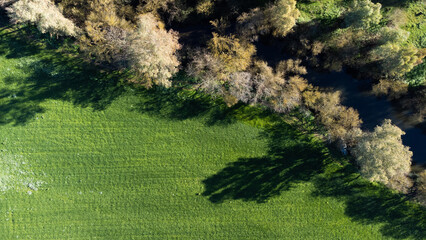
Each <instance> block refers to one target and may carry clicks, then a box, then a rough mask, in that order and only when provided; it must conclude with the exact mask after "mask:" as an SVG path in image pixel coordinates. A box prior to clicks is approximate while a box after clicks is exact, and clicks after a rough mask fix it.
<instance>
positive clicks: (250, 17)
mask: <svg viewBox="0 0 426 240" xmlns="http://www.w3.org/2000/svg"><path fill="white" fill-rule="evenodd" d="M299 15H300V12H299V10H298V9H297V8H296V1H295V0H277V1H276V2H275V3H274V4H271V5H269V6H268V7H266V8H265V9H260V8H254V9H252V10H251V11H250V12H249V13H243V14H242V15H241V16H240V17H238V19H237V21H238V23H239V26H238V29H239V32H240V34H241V35H243V36H244V37H246V38H249V39H252V40H255V39H257V35H258V34H261V35H264V34H268V33H272V34H273V35H274V36H276V37H284V36H286V35H287V33H289V32H290V30H291V29H292V28H293V27H294V25H296V20H297V18H298V17H299Z"/></svg>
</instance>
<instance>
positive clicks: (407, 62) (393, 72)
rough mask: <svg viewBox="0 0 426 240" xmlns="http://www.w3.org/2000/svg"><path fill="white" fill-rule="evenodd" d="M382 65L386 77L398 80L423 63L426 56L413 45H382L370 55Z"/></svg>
mask: <svg viewBox="0 0 426 240" xmlns="http://www.w3.org/2000/svg"><path fill="white" fill-rule="evenodd" d="M370 54H371V55H372V57H373V59H375V60H376V61H378V63H379V64H380V67H381V71H382V73H383V75H384V76H385V77H391V78H398V77H401V76H403V75H404V74H405V73H407V72H409V71H410V70H411V69H413V68H414V67H415V66H416V65H418V64H420V63H421V62H422V58H423V57H424V56H425V55H426V53H425V52H424V51H419V50H418V49H417V48H415V47H414V46H412V45H406V46H401V45H398V44H394V43H388V44H384V45H380V46H379V47H377V48H376V49H374V50H373V51H371V53H370Z"/></svg>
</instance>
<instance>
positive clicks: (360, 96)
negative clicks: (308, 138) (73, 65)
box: [256, 42, 426, 166]
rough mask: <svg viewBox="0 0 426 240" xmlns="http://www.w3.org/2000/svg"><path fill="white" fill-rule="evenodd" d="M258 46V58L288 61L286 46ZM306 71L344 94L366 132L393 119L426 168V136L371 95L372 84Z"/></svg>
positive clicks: (316, 81)
mask: <svg viewBox="0 0 426 240" xmlns="http://www.w3.org/2000/svg"><path fill="white" fill-rule="evenodd" d="M280 45H281V47H280ZM256 47H257V54H258V56H259V57H260V58H261V59H264V60H266V61H267V62H268V63H269V64H270V65H271V66H274V65H275V64H276V63H278V62H279V61H281V60H283V59H287V58H289V56H286V55H285V54H284V53H283V52H284V50H283V49H284V47H283V46H282V44H280V43H279V42H278V43H273V44H270V43H269V44H264V43H256ZM307 70H308V74H307V75H305V76H304V77H305V78H306V79H307V80H308V81H309V83H311V84H312V85H314V86H319V87H323V88H332V89H334V90H339V91H341V92H342V95H341V96H342V105H345V106H347V107H353V108H354V109H356V110H358V112H359V115H360V117H361V119H362V121H363V124H362V127H361V128H362V129H363V130H368V131H373V130H374V127H375V126H377V125H380V124H381V123H382V122H383V120H384V119H391V120H392V123H393V124H395V125H397V126H398V127H399V128H401V129H402V130H403V131H404V132H405V133H406V134H405V135H403V136H402V142H403V143H404V145H406V146H408V147H410V150H411V151H412V152H413V165H423V166H426V134H425V133H424V132H423V131H422V130H421V129H420V128H417V127H415V126H414V125H413V124H412V123H410V122H409V121H408V120H407V118H405V115H404V113H403V112H400V111H398V110H397V109H396V108H395V107H394V106H393V105H392V103H391V102H390V101H389V100H387V99H386V98H377V97H376V96H374V95H373V94H371V93H370V92H369V90H368V89H369V85H370V83H369V82H370V81H361V80H357V79H355V78H354V77H352V76H351V75H349V74H348V73H346V72H344V71H342V72H319V71H316V70H314V69H312V68H308V69H307Z"/></svg>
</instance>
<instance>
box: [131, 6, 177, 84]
mask: <svg viewBox="0 0 426 240" xmlns="http://www.w3.org/2000/svg"><path fill="white" fill-rule="evenodd" d="M127 41H128V50H127V51H128V62H129V67H130V68H131V69H132V70H133V71H134V72H135V73H136V76H138V78H135V80H134V82H136V83H139V84H143V85H145V86H147V87H150V86H152V84H157V85H162V86H165V87H169V86H170V85H171V82H170V78H171V77H172V76H173V75H174V74H175V73H176V72H177V71H178V66H179V64H180V62H179V60H178V58H177V50H179V49H180V48H181V45H180V44H179V42H178V33H177V32H174V31H172V30H170V31H167V30H166V29H164V27H163V25H162V23H161V22H160V21H159V20H158V19H157V18H156V17H155V16H154V15H152V14H149V13H148V14H144V15H141V16H140V17H139V21H138V26H137V28H136V30H135V31H134V32H133V33H131V34H130V35H129V37H128V39H127Z"/></svg>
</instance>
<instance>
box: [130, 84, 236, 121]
mask: <svg viewBox="0 0 426 240" xmlns="http://www.w3.org/2000/svg"><path fill="white" fill-rule="evenodd" d="M136 94H137V96H138V103H136V104H135V105H134V106H133V108H132V110H133V111H137V112H140V113H147V114H149V115H151V116H154V117H160V118H166V119H172V120H178V121H181V120H185V119H191V118H199V119H201V118H202V119H204V121H205V124H206V125H207V126H213V125H227V124H233V123H235V122H236V121H237V119H236V118H235V117H234V116H233V112H234V110H235V109H238V108H240V107H242V104H237V105H235V106H233V107H231V108H228V107H226V105H225V104H224V103H223V102H222V101H221V100H220V99H213V98H211V97H210V96H208V95H205V94H202V93H200V92H197V91H194V90H185V89H182V88H162V87H153V88H151V89H139V90H138V91H137V93H136Z"/></svg>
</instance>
